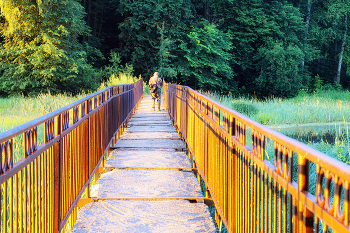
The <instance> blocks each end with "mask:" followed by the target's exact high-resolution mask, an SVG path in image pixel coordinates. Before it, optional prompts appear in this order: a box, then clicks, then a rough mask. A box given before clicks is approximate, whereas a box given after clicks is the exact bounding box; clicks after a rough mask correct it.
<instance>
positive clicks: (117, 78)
mask: <svg viewBox="0 0 350 233" xmlns="http://www.w3.org/2000/svg"><path fill="white" fill-rule="evenodd" d="M140 79H141V76H139V77H138V78H137V77H133V76H132V74H131V73H119V74H118V75H116V74H112V75H111V76H110V77H109V79H108V80H107V81H106V82H102V83H101V85H100V87H99V88H98V90H103V89H105V88H107V87H109V86H111V85H121V84H130V83H135V82H137V81H138V80H140Z"/></svg>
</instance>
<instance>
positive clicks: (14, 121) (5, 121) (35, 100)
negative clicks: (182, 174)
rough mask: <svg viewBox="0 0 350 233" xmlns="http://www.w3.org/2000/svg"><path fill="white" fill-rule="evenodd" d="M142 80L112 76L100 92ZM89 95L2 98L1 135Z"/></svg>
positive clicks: (125, 76)
mask: <svg viewBox="0 0 350 233" xmlns="http://www.w3.org/2000/svg"><path fill="white" fill-rule="evenodd" d="M140 78H141V77H138V78H137V77H133V76H130V75H125V74H119V75H118V76H117V75H112V76H111V77H110V78H109V80H107V82H105V83H102V84H101V86H100V88H99V90H102V89H104V88H106V87H108V86H110V85H120V84H129V83H134V82H136V81H138V80H139V79H140ZM147 91H148V89H147V87H146V85H144V92H146V93H147ZM88 94H90V93H81V94H79V95H76V96H72V95H68V94H59V95H51V94H40V95H38V96H36V97H31V98H29V97H28V98H24V97H22V96H17V97H11V98H0V133H1V132H4V131H6V130H9V129H12V128H14V127H16V126H18V125H21V124H23V123H25V122H28V121H30V120H33V119H35V118H38V117H40V116H42V115H45V114H47V113H49V112H52V111H54V110H56V109H59V108H62V107H64V106H66V105H68V104H70V103H73V102H74V101H77V100H79V99H81V98H83V97H84V96H86V95H88Z"/></svg>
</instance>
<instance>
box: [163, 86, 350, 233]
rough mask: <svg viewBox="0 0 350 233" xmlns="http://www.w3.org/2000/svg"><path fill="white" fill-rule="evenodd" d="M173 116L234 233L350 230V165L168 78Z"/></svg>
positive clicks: (221, 218) (221, 219)
mask: <svg viewBox="0 0 350 233" xmlns="http://www.w3.org/2000/svg"><path fill="white" fill-rule="evenodd" d="M164 93H165V99H166V104H167V109H168V112H169V114H170V117H171V119H172V121H173V122H174V124H175V125H176V127H177V129H178V132H179V133H180V135H181V136H182V137H183V140H184V141H185V142H186V144H187V147H188V149H189V153H190V155H189V156H190V157H191V158H192V159H193V166H194V168H196V169H197V170H198V174H199V176H200V177H199V178H200V179H202V180H203V181H204V182H205V187H206V196H207V197H210V198H213V200H214V203H215V209H216V216H215V218H216V222H217V223H218V225H219V227H220V228H221V227H223V226H225V227H226V229H227V231H228V232H237V233H240V232H254V233H256V232H299V233H302V232H338V233H339V232H341V233H343V232H350V227H349V181H350V166H349V165H346V164H344V163H342V162H340V161H338V160H336V159H334V158H331V157H329V156H327V155H325V154H323V153H321V152H319V151H317V150H314V149H312V148H310V147H308V146H306V145H305V144H303V143H300V142H298V141H296V140H294V139H291V138H289V137H287V136H285V135H282V134H280V133H278V132H275V131H273V130H271V129H269V128H267V127H265V126H263V125H261V124H259V123H257V122H255V121H253V120H251V119H249V118H247V117H245V116H243V115H241V114H239V113H237V112H235V111H233V110H231V109H228V108H226V107H224V106H222V105H220V104H218V103H217V102H215V101H213V100H211V99H209V98H207V97H205V96H203V95H201V94H200V93H198V92H196V91H194V90H192V89H190V88H188V87H185V86H180V85H172V84H167V83H166V84H165V85H164Z"/></svg>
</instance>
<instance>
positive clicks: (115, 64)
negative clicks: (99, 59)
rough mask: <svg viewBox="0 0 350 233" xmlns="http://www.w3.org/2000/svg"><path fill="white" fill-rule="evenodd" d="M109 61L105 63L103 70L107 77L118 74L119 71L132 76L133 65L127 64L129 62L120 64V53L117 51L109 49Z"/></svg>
mask: <svg viewBox="0 0 350 233" xmlns="http://www.w3.org/2000/svg"><path fill="white" fill-rule="evenodd" d="M109 62H110V63H111V64H109V65H106V66H105V70H104V72H105V75H106V76H107V77H110V76H111V75H114V74H119V73H123V74H125V75H126V76H130V77H132V75H133V72H134V68H133V66H132V65H129V64H125V65H124V66H123V65H121V64H120V63H121V58H120V55H119V54H118V53H116V52H114V51H111V53H110V58H109Z"/></svg>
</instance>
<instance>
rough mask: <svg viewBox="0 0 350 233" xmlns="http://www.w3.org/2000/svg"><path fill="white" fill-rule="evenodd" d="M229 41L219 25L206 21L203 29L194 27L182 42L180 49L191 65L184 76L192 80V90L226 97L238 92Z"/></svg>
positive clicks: (182, 71) (184, 71) (186, 67)
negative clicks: (218, 93)
mask: <svg viewBox="0 0 350 233" xmlns="http://www.w3.org/2000/svg"><path fill="white" fill-rule="evenodd" d="M229 39H230V38H229V36H228V35H227V34H225V33H223V32H222V31H220V30H219V29H217V28H216V27H215V25H213V24H209V23H208V22H207V21H202V22H201V27H193V28H192V30H191V32H190V33H189V34H188V35H187V38H186V40H182V41H181V44H180V48H181V49H182V50H183V51H184V52H185V55H184V57H185V58H186V59H187V61H188V63H187V66H185V67H184V68H183V70H181V74H182V75H184V76H188V77H189V78H187V80H189V81H188V82H189V83H190V84H191V85H192V86H196V87H197V88H200V89H203V90H214V89H216V90H220V91H221V92H223V93H228V92H230V91H231V92H235V91H236V85H235V82H234V80H233V77H234V72H233V70H232V69H231V67H230V65H229V62H230V61H231V60H232V56H231V54H230V53H229V51H230V50H231V49H232V44H231V42H230V40H229Z"/></svg>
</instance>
